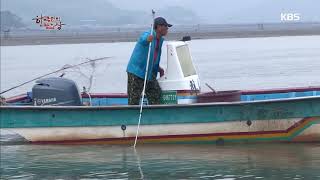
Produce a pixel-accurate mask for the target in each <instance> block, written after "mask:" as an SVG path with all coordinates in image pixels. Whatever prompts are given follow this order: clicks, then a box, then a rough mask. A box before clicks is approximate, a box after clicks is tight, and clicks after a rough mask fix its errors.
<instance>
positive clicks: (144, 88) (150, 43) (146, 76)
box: [133, 10, 155, 148]
mask: <svg viewBox="0 0 320 180" xmlns="http://www.w3.org/2000/svg"><path fill="white" fill-rule="evenodd" d="M154 16H155V12H154V10H152V24H151V29H150V35H153V25H154V24H153V21H154ZM154 38H155V37H154ZM151 45H152V41H151V42H149V51H148V58H147V66H146V71H145V74H144V82H143V90H142V95H141V103H140V114H139V121H138V127H137V132H136V138H135V140H134V145H133V147H134V148H136V145H137V140H138V135H139V130H140V122H141V117H142V107H143V100H144V95H145V91H146V84H147V78H148V69H149V58H150V53H151Z"/></svg>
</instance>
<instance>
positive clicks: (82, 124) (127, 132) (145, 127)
mask: <svg viewBox="0 0 320 180" xmlns="http://www.w3.org/2000/svg"><path fill="white" fill-rule="evenodd" d="M158 81H159V84H160V86H161V88H162V91H163V92H162V97H161V104H159V105H148V101H147V100H146V101H143V102H141V103H142V104H144V105H143V113H142V119H141V125H140V129H139V134H138V143H214V144H215V143H218V144H220V143H229V142H230V143H231V142H233V143H254V142H320V86H315V87H300V88H284V89H269V90H247V91H244V90H242V91H238V90H232V91H220V92H219V91H215V90H214V89H213V88H212V87H211V86H210V85H208V86H209V87H210V88H211V89H212V92H202V91H201V87H200V79H199V76H198V73H197V71H196V69H195V67H194V64H193V60H192V57H191V54H190V50H189V47H188V43H187V42H184V41H172V42H168V43H167V68H166V71H165V74H164V76H162V77H160V78H159V80H158ZM0 111H1V115H0V117H1V122H0V127H1V129H5V130H8V131H12V132H14V133H16V134H19V135H20V136H22V137H23V138H25V139H26V140H27V141H29V142H32V143H52V144H54V143H59V144H63V143H71V144H77V143H88V144H90V143H110V144H133V142H134V140H135V136H136V135H137V134H136V132H137V128H138V116H139V112H140V106H139V105H128V99H127V95H126V94H123V93H89V92H82V93H81V92H80V91H79V89H78V87H77V84H76V82H74V81H72V80H70V79H66V78H63V77H49V78H42V79H39V80H38V81H36V82H35V85H34V86H33V88H32V91H30V92H27V93H25V94H22V95H18V96H14V97H10V98H7V99H6V100H5V105H2V106H1V107H0Z"/></svg>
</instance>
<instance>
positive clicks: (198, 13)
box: [1, 0, 320, 25]
mask: <svg viewBox="0 0 320 180" xmlns="http://www.w3.org/2000/svg"><path fill="white" fill-rule="evenodd" d="M151 9H155V10H156V12H157V15H158V16H164V17H166V18H167V19H168V21H170V22H172V21H173V22H174V23H176V24H241V23H243V24H247V23H269V22H271V23H278V22H281V18H280V14H281V13H298V14H299V15H300V20H299V21H300V22H320V1H319V0H67V1H65V0H54V1H53V0H1V10H2V11H3V10H9V11H12V12H13V13H15V14H17V15H18V16H20V17H22V19H23V20H24V21H29V20H30V18H33V16H36V15H39V14H46V13H47V14H54V15H56V14H58V15H61V16H63V17H64V19H66V20H67V21H69V22H71V24H72V23H74V24H79V23H81V22H84V21H85V20H96V21H95V22H97V23H100V24H103V25H106V24H107V25H108V24H110V25H117V24H145V23H146V22H148V20H146V19H147V18H149V17H150V16H149V15H150V11H151ZM85 22H89V21H85Z"/></svg>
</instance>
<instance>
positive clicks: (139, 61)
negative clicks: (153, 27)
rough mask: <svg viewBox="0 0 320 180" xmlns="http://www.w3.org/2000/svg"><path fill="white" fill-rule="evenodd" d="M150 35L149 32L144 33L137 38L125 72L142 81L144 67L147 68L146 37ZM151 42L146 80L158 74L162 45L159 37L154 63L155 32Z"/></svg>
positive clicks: (147, 43) (147, 49)
mask: <svg viewBox="0 0 320 180" xmlns="http://www.w3.org/2000/svg"><path fill="white" fill-rule="evenodd" d="M149 35H150V31H147V32H144V33H142V34H141V36H140V37H139V39H138V41H137V43H136V46H135V47H134V49H133V52H132V55H131V57H130V60H129V63H128V66H127V72H129V73H132V74H134V75H136V76H138V77H140V78H142V79H144V76H145V71H146V66H147V57H148V51H149V42H148V41H147V38H148V36H149ZM153 37H154V38H153V41H152V44H151V52H150V59H149V68H148V77H147V80H151V79H152V74H154V73H156V74H157V73H158V70H159V63H160V58H161V47H162V43H163V40H164V39H163V38H162V37H161V39H160V41H159V51H158V57H157V59H156V60H155V61H153V59H154V58H153V57H154V51H155V47H156V42H157V41H156V32H154V31H153Z"/></svg>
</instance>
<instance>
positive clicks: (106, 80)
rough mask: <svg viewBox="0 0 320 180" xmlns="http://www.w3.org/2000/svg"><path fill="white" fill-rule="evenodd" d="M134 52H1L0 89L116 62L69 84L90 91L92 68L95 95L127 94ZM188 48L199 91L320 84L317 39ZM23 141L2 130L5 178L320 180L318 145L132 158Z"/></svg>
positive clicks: (164, 149) (192, 150)
mask: <svg viewBox="0 0 320 180" xmlns="http://www.w3.org/2000/svg"><path fill="white" fill-rule="evenodd" d="M133 46H134V43H104V44H77V45H70V44H69V45H49V46H47V45H43V46H15V47H1V90H4V89H6V88H9V87H12V86H14V85H16V84H17V83H19V82H23V81H27V80H29V79H32V78H34V77H36V76H39V75H42V74H44V73H47V72H50V71H53V70H56V69H59V68H61V67H62V66H63V65H65V64H75V63H80V62H82V61H84V60H85V59H86V58H98V57H104V56H112V58H110V59H108V60H107V61H105V62H103V63H99V64H97V65H96V67H95V68H92V67H90V66H87V67H81V68H80V69H77V70H74V71H68V72H67V77H69V78H72V79H74V80H76V81H77V82H78V83H79V86H80V87H81V86H82V85H85V86H87V84H88V82H87V79H86V77H85V76H88V75H90V74H91V73H92V70H93V69H94V82H93V88H92V92H125V91H126V73H125V68H126V63H127V61H128V58H129V56H130V53H131V50H132V48H133ZM190 49H191V53H192V55H193V58H194V61H195V65H196V67H197V69H198V72H199V74H200V78H201V82H202V84H204V83H209V84H211V85H212V86H213V87H214V88H216V89H217V90H225V89H260V88H280V87H296V86H317V85H320V79H319V75H320V59H319V58H320V36H305V37H302V36H301V37H273V38H243V39H218V40H217V39H216V40H194V41H191V42H190ZM165 53H166V52H165V50H164V54H163V58H164V59H163V60H162V61H163V62H162V63H163V66H165V56H166V55H165ZM79 72H81V73H82V74H81V73H79ZM31 87H32V84H29V85H27V86H24V87H22V88H19V89H16V90H14V91H11V92H9V93H8V94H6V96H11V95H14V94H17V93H22V92H25V91H27V90H30V88H31ZM202 87H203V90H206V87H205V86H202ZM19 140H20V139H19V138H17V137H16V136H14V135H12V134H8V132H6V131H3V130H2V131H1V138H0V143H1V157H0V158H1V162H0V163H1V164H0V165H1V178H0V179H139V178H141V177H143V178H144V179H225V180H232V179H320V144H265V145H263V144H254V145H246V144H242V145H224V146H216V145H143V146H142V145H141V146H140V145H139V146H138V149H137V153H134V151H133V149H132V147H128V146H107V145H90V146H85V145H81V146H79V145H77V146H66V145H64V146H60V145H29V144H26V143H22V142H18V143H17V141H19Z"/></svg>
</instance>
